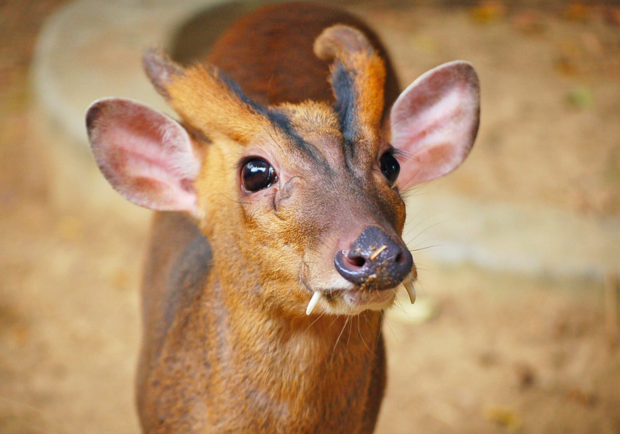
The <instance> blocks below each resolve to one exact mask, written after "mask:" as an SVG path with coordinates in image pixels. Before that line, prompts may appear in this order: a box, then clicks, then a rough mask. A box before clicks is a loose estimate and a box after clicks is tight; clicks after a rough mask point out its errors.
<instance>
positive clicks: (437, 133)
mask: <svg viewBox="0 0 620 434" xmlns="http://www.w3.org/2000/svg"><path fill="white" fill-rule="evenodd" d="M390 118H391V127H392V145H393V146H394V147H395V148H397V149H399V150H400V151H402V152H403V153H404V154H405V157H404V158H403V160H402V161H401V175H400V177H399V179H400V182H401V188H408V187H410V186H413V185H415V184H418V183H421V182H425V181H430V180H432V179H435V178H438V177H440V176H443V175H445V174H447V173H449V172H451V171H452V170H454V169H456V168H457V167H458V166H459V165H460V164H461V163H462V162H463V160H465V158H466V157H467V155H468V153H469V151H470V149H471V147H472V146H473V143H474V139H475V136H476V133H477V131H478V119H479V97H478V79H477V76H476V74H475V72H474V70H473V68H472V67H471V66H470V65H469V64H467V63H465V62H451V63H448V64H445V65H442V66H439V67H437V68H435V69H433V70H431V71H429V72H427V73H426V74H424V75H423V76H421V77H420V78H419V79H418V80H416V81H415V82H414V83H413V84H412V85H411V86H409V87H408V88H407V89H406V90H405V91H404V92H403V93H402V94H401V96H400V97H399V98H398V100H397V101H396V103H395V104H394V107H393V108H392V111H391V113H390Z"/></svg>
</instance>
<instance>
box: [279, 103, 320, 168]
mask: <svg viewBox="0 0 620 434" xmlns="http://www.w3.org/2000/svg"><path fill="white" fill-rule="evenodd" d="M267 117H268V118H269V120H270V121H271V123H272V124H273V125H274V126H275V127H276V128H278V129H279V130H280V131H282V132H283V133H284V134H286V135H287V136H288V137H289V138H290V139H291V141H292V142H293V144H294V145H295V146H296V147H297V148H298V149H300V150H301V151H303V152H304V153H305V154H307V155H308V156H310V157H311V158H312V159H313V160H314V161H316V162H317V163H321V164H326V163H327V162H326V161H325V158H324V157H323V154H322V153H321V151H319V150H318V149H317V148H316V146H314V145H312V144H310V143H308V142H306V141H305V140H304V139H303V138H302V137H301V136H300V135H299V133H298V132H297V131H295V128H293V125H292V123H291V120H290V119H289V118H288V116H287V115H286V114H285V113H283V112H281V111H280V110H277V109H273V108H272V109H269V110H267Z"/></svg>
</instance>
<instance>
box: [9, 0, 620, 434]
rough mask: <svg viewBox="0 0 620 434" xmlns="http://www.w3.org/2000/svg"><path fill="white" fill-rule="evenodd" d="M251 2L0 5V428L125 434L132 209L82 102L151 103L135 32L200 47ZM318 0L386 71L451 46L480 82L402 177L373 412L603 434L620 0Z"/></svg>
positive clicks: (183, 47)
mask: <svg viewBox="0 0 620 434" xmlns="http://www.w3.org/2000/svg"><path fill="white" fill-rule="evenodd" d="M259 4H260V2H258V1H250V2H242V3H233V2H225V1H222V0H220V1H213V0H211V1H209V0H178V1H174V2H173V1H164V0H110V1H96V0H80V1H77V2H75V1H74V2H69V1H64V0H19V1H18V0H4V1H0V433H2V434H6V433H136V432H138V422H137V417H136V413H135V409H134V405H133V378H134V370H135V364H136V357H137V351H138V345H139V333H140V328H139V308H140V307H139V295H138V286H139V276H140V269H141V261H142V259H141V258H142V255H143V250H144V244H145V239H146V233H147V230H148V226H149V212H147V211H145V210H142V209H138V208H137V207H135V206H132V205H130V204H128V203H125V202H124V201H123V200H122V199H121V198H120V197H117V195H116V194H114V193H113V192H112V191H111V190H110V188H109V187H108V186H107V184H106V183H105V182H104V181H103V179H102V178H101V176H100V175H99V173H98V171H97V170H96V168H95V166H94V164H93V162H92V160H91V157H90V155H89V152H88V146H87V141H86V134H85V129H84V118H83V116H84V112H85V110H86V107H87V106H88V105H89V103H90V102H92V101H93V100H95V99H97V98H101V97H105V96H122V97H130V98H134V99H138V100H140V101H143V102H145V103H148V104H150V105H152V106H154V107H157V108H158V109H160V110H164V111H167V112H168V113H170V111H169V110H168V109H166V108H165V106H164V105H163V101H161V100H160V99H159V98H158V96H157V95H156V94H155V92H154V91H153V90H151V89H150V85H149V83H148V81H147V80H146V78H145V77H144V75H143V73H142V71H141V66H140V55H141V52H142V51H143V49H144V48H145V47H146V46H148V45H151V44H153V43H157V44H160V45H163V46H165V47H166V48H167V49H168V50H169V52H170V53H171V54H172V56H173V57H174V58H175V59H176V60H177V61H179V62H182V63H185V62H191V61H193V60H195V59H199V58H201V57H202V56H204V54H205V53H206V52H207V51H208V45H209V44H210V43H212V42H213V40H214V39H215V38H216V37H217V35H218V34H219V33H220V32H221V31H222V30H223V29H224V28H225V27H226V26H227V25H228V24H230V23H231V22H232V21H233V20H234V19H235V18H236V17H238V16H239V15H241V14H243V13H245V12H247V11H249V10H251V9H253V8H255V7H257V6H258V5H259ZM330 4H331V5H335V4H336V2H330ZM338 5H339V6H341V7H345V8H347V9H349V10H350V11H351V12H353V13H355V14H357V15H359V16H361V17H363V18H364V19H366V21H367V22H369V23H370V24H371V25H372V26H373V27H374V28H375V29H376V30H377V31H378V33H379V34H380V35H381V36H382V38H383V40H384V42H385V44H386V46H387V47H388V49H389V51H390V52H391V55H392V58H393V60H394V63H395V65H396V68H397V71H398V73H399V77H400V80H401V86H402V87H405V86H406V85H407V84H409V83H410V82H411V81H413V80H414V79H415V78H416V77H417V76H419V75H420V74H422V73H423V72H424V71H426V70H428V69H430V68H432V67H434V66H436V65H438V64H440V63H443V62H446V61H450V60H455V59H464V60H468V61H470V62H472V63H473V64H474V66H475V67H476V69H477V70H478V73H479V75H480V80H481V86H482V120H481V129H480V134H479V136H478V137H479V138H478V140H477V143H476V145H475V147H474V150H473V151H472V154H471V155H470V157H469V159H468V160H467V162H466V163H465V164H464V165H463V166H462V167H461V168H460V169H459V170H458V171H457V172H455V173H454V174H452V175H450V176H448V177H446V178H444V179H441V180H439V181H437V182H435V183H431V184H429V185H424V186H423V187H421V188H417V189H416V190H414V191H413V192H412V193H411V194H408V195H407V203H408V209H409V217H408V222H407V227H406V229H405V239H406V241H407V242H408V243H409V246H410V248H411V249H412V251H413V253H414V258H415V260H416V263H417V264H418V267H419V275H420V282H419V285H418V294H419V301H418V303H416V305H414V306H413V307H408V306H407V304H406V303H404V302H403V303H402V304H401V303H398V304H397V306H396V307H395V308H394V309H392V311H390V312H389V313H388V315H387V320H386V325H385V335H386V339H387V343H388V356H389V369H390V379H389V385H388V390H387V396H386V399H385V401H384V406H383V409H382V413H381V417H380V422H379V427H378V432H379V433H403V434H404V433H415V432H420V433H453V432H454V433H456V432H458V433H504V432H522V433H616V434H617V433H620V351H619V345H620V340H619V328H620V320H619V314H618V311H619V309H620V306H619V301H618V272H619V271H620V4H618V3H610V2H575V1H569V2H565V1H560V0H545V1H536V0H527V1H522V2H517V1H507V0H505V1H500V0H498V1H474V0H471V1H447V0H446V1H430V0H428V1H415V2H414V1H411V2H406V1H388V0H383V1H353V0H350V1H345V2H340V3H338Z"/></svg>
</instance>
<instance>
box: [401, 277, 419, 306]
mask: <svg viewBox="0 0 620 434" xmlns="http://www.w3.org/2000/svg"><path fill="white" fill-rule="evenodd" d="M403 286H404V287H405V290H406V291H407V294H409V300H410V301H411V304H413V303H415V299H416V295H415V288H414V287H413V280H412V279H407V280H405V281H404V282H403Z"/></svg>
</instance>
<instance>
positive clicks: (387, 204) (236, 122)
mask: <svg viewBox="0 0 620 434" xmlns="http://www.w3.org/2000/svg"><path fill="white" fill-rule="evenodd" d="M341 23H344V24H347V25H351V26H353V27H355V28H358V29H362V30H363V31H364V33H365V34H367V35H369V40H370V41H371V43H372V44H373V46H374V47H375V49H377V52H378V53H379V54H381V56H383V57H384V58H385V52H384V50H383V49H382V48H381V47H380V45H379V43H378V41H377V39H376V37H375V36H374V35H373V34H372V32H370V31H369V30H368V29H367V28H366V26H365V25H364V24H362V23H360V22H359V21H357V20H356V19H355V18H353V17H351V16H350V15H347V14H344V13H342V12H339V11H335V10H331V9H324V8H319V7H316V6H309V5H288V6H276V7H268V8H264V9H262V10H261V11H259V12H257V13H255V14H252V15H250V16H248V17H246V18H244V19H242V20H241V21H240V22H239V23H238V24H237V25H235V26H233V27H232V28H231V29H230V30H229V31H228V32H226V33H225V34H224V35H223V36H222V38H221V39H220V41H219V42H218V43H217V44H216V46H215V47H214V48H213V51H212V54H211V55H210V57H209V59H208V60H209V62H210V63H212V64H214V65H215V66H217V67H218V68H219V69H220V70H222V71H224V72H226V73H228V74H229V75H230V76H232V77H233V78H234V79H235V80H236V81H237V83H239V85H240V87H241V88H242V89H243V90H244V92H245V93H246V94H247V95H248V96H249V97H250V98H252V99H253V100H254V101H255V102H257V103H259V104H261V105H263V106H267V105H270V106H278V108H279V109H280V110H281V111H283V112H285V113H287V114H288V115H289V116H290V118H291V122H292V125H293V126H294V128H295V130H296V131H297V132H298V133H300V134H303V136H304V139H305V140H306V141H308V142H309V143H312V144H314V145H316V147H317V149H319V151H320V152H321V154H322V155H323V156H324V157H325V159H326V160H327V161H337V160H338V159H342V158H344V157H343V156H342V155H341V153H339V152H338V151H336V150H335V149H336V148H334V144H335V143H339V141H342V135H341V133H340V131H339V130H338V122H337V120H336V119H335V115H334V113H333V110H332V109H331V105H332V104H333V102H334V100H333V98H334V97H333V93H332V90H331V88H330V86H329V81H328V77H329V64H328V63H326V62H323V61H321V60H320V59H318V58H317V57H316V56H315V55H314V54H313V52H312V50H313V43H314V40H315V39H316V38H317V37H318V36H319V35H320V34H321V32H322V31H323V30H324V29H325V28H327V27H329V26H331V25H333V24H341ZM356 56H358V55H356ZM361 57H364V59H361V60H360V59H359V58H358V57H355V56H354V57H352V58H351V59H348V58H347V59H345V63H347V65H348V66H349V67H352V68H356V67H360V68H362V69H364V68H367V71H366V72H365V73H364V74H361V75H360V82H359V83H357V87H358V89H366V90H364V91H362V94H365V95H367V96H366V97H362V98H361V99H362V101H363V104H365V105H362V106H360V107H359V113H360V114H359V119H360V121H361V122H362V123H363V129H364V131H365V132H366V133H364V134H367V137H365V139H366V140H367V141H368V142H369V143H370V146H369V147H368V148H367V149H366V150H364V152H363V153H360V156H359V157H358V158H359V159H360V160H359V161H365V162H367V161H370V160H371V159H375V158H376V154H377V151H378V149H379V147H380V146H381V138H380V124H379V122H380V119H381V118H382V117H384V115H383V91H382V89H377V87H381V88H383V87H384V86H383V84H382V83H383V81H384V76H385V77H387V80H386V81H385V83H386V84H385V91H386V92H385V100H386V101H387V102H388V103H391V102H393V100H394V99H395V97H396V95H397V89H398V86H397V83H396V79H395V76H394V72H393V69H392V68H391V66H390V64H389V60H387V65H386V66H387V68H386V69H385V70H384V69H383V63H382V61H381V60H380V58H379V57H378V56H376V55H374V53H371V54H370V55H365V56H361ZM376 59H379V60H376ZM377 62H378V63H377ZM379 64H380V65H381V66H378V65H379ZM213 77H214V76H213V75H212V71H211V70H209V69H207V68H206V67H202V66H197V67H193V68H191V69H186V70H184V71H183V72H179V74H176V75H173V76H171V77H170V80H168V81H166V82H162V83H159V86H161V88H159V90H160V92H162V94H166V96H167V98H168V100H169V102H170V104H171V105H172V106H173V107H174V108H175V109H176V110H177V112H178V113H179V114H180V115H181V116H182V117H183V122H184V123H185V124H188V125H190V126H191V128H193V129H197V130H199V131H200V132H201V134H199V135H196V140H195V146H196V147H197V148H200V154H201V155H202V156H203V158H204V161H205V164H204V165H203V169H202V171H201V175H200V177H199V179H198V181H197V183H196V189H197V191H198V194H199V206H200V210H201V213H202V214H201V215H200V216H199V220H198V221H194V220H192V219H191V218H189V217H186V216H183V215H180V214H176V213H158V214H157V215H156V216H155V219H154V222H153V228H152V238H151V246H150V250H149V256H148V259H147V263H146V270H145V278H144V283H143V310H144V312H143V313H144V339H143V347H142V353H141V359H140V366H139V374H138V407H139V412H140V416H141V421H142V426H143V429H144V430H145V431H146V432H161V433H168V432H183V433H185V432H214V433H215V432H217V433H221V432H247V433H250V432H251V433H256V432H264V433H280V432H281V433H303V432H313V433H316V432H323V433H336V432H343V433H370V432H372V431H373V430H374V426H375V423H376V419H377V415H378V411H379V407H380V404H381V399H382V396H383V391H384V388H385V355H384V347H383V340H382V336H381V331H380V327H381V313H380V312H377V311H365V312H362V313H360V314H357V315H355V316H346V315H334V316H321V317H319V318H316V317H307V316H305V315H304V312H303V309H304V307H305V305H306V304H307V302H308V299H309V296H310V295H311V292H308V290H307V288H304V287H303V285H301V284H300V279H301V281H302V282H303V281H304V280H305V279H307V280H311V279H319V278H320V276H317V274H318V275H320V270H319V271H316V270H315V271H313V272H312V273H310V275H307V274H306V270H305V269H304V267H303V265H304V264H314V263H315V262H317V261H319V259H321V258H323V257H326V256H329V255H331V254H332V253H333V252H328V251H326V250H325V248H324V246H323V244H324V243H322V239H323V238H322V237H329V236H331V235H332V234H334V233H344V232H346V231H347V230H349V231H353V230H359V229H360V228H363V227H364V226H366V225H369V224H373V223H374V222H380V223H381V224H382V225H383V226H389V227H392V228H393V231H394V233H395V234H398V235H399V234H400V233H401V232H402V228H403V225H404V217H405V211H404V205H403V204H402V201H401V200H400V197H399V196H398V195H397V194H396V193H394V192H393V191H392V190H390V189H389V188H388V187H387V186H385V185H384V184H385V182H384V181H382V183H381V184H379V183H377V185H376V186H374V187H372V188H373V189H374V190H371V191H362V190H360V189H356V187H355V185H357V178H359V179H365V180H366V179H368V180H372V179H373V177H374V176H379V175H376V174H375V173H374V172H372V171H369V170H364V171H361V170H360V171H359V173H358V172H356V173H354V174H353V175H346V176H345V175H339V176H340V178H338V185H350V187H349V189H348V190H345V191H343V190H338V189H336V187H335V186H326V185H324V183H323V182H315V181H316V180H313V179H306V178H304V177H297V178H296V177H295V176H294V175H295V174H296V173H297V172H295V171H296V170H305V169H307V167H308V166H309V165H310V164H311V163H310V160H308V158H306V157H304V156H303V155H301V154H300V153H299V151H298V150H297V149H296V148H295V146H294V144H292V143H290V137H287V136H286V134H283V132H282V131H281V130H279V129H278V128H277V127H276V126H274V125H272V124H270V123H269V121H268V119H267V118H266V117H265V116H264V115H262V114H260V113H257V112H256V111H253V110H251V109H250V108H248V107H247V106H243V105H240V104H239V99H238V97H237V95H235V94H233V93H230V92H229V91H227V89H226V88H225V87H222V84H221V83H220V82H218V80H217V79H214V78H213ZM157 85H158V83H156V86H157ZM218 104H220V105H221V106H218ZM214 110H215V111H216V112H217V111H218V110H219V112H218V115H221V116H219V117H218V119H217V120H216V121H214V117H213V111H214ZM202 135H204V136H206V137H208V138H209V141H208V142H209V143H206V142H205V141H203V140H201V139H200V137H199V136H202ZM252 147H256V148H257V149H260V150H261V151H262V152H267V153H268V152H275V150H278V152H282V155H281V156H279V157H278V158H280V159H281V163H282V167H288V168H289V169H288V170H291V171H293V172H295V173H293V174H292V175H291V179H294V181H291V187H290V188H295V186H297V185H299V186H302V187H303V190H304V195H303V197H301V198H300V197H297V196H295V197H293V198H289V197H287V196H286V191H281V192H280V193H279V194H280V195H281V196H280V197H279V199H281V203H279V204H278V205H277V207H276V212H275V213H273V212H269V213H268V212H266V211H265V210H264V209H262V208H261V206H260V203H259V202H257V201H256V200H255V199H252V198H251V197H243V196H241V197H240V196H239V193H238V171H237V170H235V167H234V165H235V163H236V162H237V161H238V160H239V158H240V157H241V156H242V155H243V154H244V153H247V152H249V151H248V149H251V148H252ZM366 166H368V167H370V165H366ZM366 166H364V167H366ZM304 174H305V172H304ZM343 177H344V178H343ZM347 177H348V178H347ZM352 177H355V178H352ZM317 179H319V178H317ZM322 180H323V178H321V179H319V181H322ZM369 182H370V181H369ZM328 187H329V188H328ZM283 190H284V189H283ZM257 195H258V197H260V193H257ZM366 195H373V196H376V197H379V198H380V199H378V201H377V203H374V202H373V203H370V202H369V201H368V200H366V199H365V197H366ZM274 200H275V198H274ZM246 202H247V203H246ZM343 203H344V205H343ZM248 204H251V205H252V206H249V205H248ZM345 205H346V206H347V210H350V215H352V216H354V217H353V219H352V220H351V218H349V219H345V218H344V217H343V216H342V215H341V214H342V213H341V212H339V210H340V211H341V210H342V207H343V206H345ZM274 214H275V215H274ZM266 229H268V230H266ZM329 257H330V258H331V257H333V256H329ZM300 258H301V262H300ZM317 267H318V266H317ZM319 268H320V267H319Z"/></svg>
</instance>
